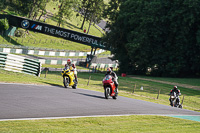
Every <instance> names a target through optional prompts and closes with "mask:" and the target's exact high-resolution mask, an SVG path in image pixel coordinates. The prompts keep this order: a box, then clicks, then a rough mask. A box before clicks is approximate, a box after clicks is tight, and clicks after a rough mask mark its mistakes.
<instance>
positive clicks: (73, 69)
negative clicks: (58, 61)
mask: <svg viewBox="0 0 200 133" xmlns="http://www.w3.org/2000/svg"><path fill="white" fill-rule="evenodd" d="M67 66H69V68H70V70H71V71H73V72H74V77H75V81H76V83H78V78H77V71H76V66H75V64H72V59H68V60H67V64H65V67H67Z"/></svg>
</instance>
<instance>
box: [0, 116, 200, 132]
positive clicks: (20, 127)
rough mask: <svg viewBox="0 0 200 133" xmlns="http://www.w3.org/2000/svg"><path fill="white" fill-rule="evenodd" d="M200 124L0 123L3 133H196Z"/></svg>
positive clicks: (115, 120) (150, 120)
mask: <svg viewBox="0 0 200 133" xmlns="http://www.w3.org/2000/svg"><path fill="white" fill-rule="evenodd" d="M199 128H200V123H199V122H195V121H190V120H182V119H177V118H171V117H165V116H141V115H136V116H121V117H94V118H75V119H55V120H31V121H1V122H0V131H1V133H8V132H9V133H21V132H24V133H26V132H27V133H33V132H34V133H41V132H45V133H46V132H48V133H49V132H52V133H55V132H56V133H64V132H65V133H66V132H70V133H75V132H78V133H83V132H84V133H85V132H87V133H94V132H95V133H97V132H99V133H116V132H120V133H130V132H132V133H135V132H154V133H160V132H169V133H170V132H181V133H189V132H192V133H197V132H198V131H199Z"/></svg>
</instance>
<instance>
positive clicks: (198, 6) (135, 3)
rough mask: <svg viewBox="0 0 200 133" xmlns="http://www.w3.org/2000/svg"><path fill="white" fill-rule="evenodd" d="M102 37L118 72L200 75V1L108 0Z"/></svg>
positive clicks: (171, 75) (177, 75) (181, 75)
mask: <svg viewBox="0 0 200 133" xmlns="http://www.w3.org/2000/svg"><path fill="white" fill-rule="evenodd" d="M110 4H112V6H110V9H108V10H107V17H108V18H111V19H110V22H109V24H108V25H107V27H108V28H109V29H110V30H111V32H109V33H107V34H106V35H105V36H104V41H105V42H106V45H107V47H112V53H113V54H114V58H115V59H118V60H119V62H120V72H122V73H128V74H140V75H141V74H142V75H151V76H170V77H187V76H198V77H199V76H200V17H199V16H200V1H199V0H151V1H147V0H115V2H114V0H111V3H110Z"/></svg>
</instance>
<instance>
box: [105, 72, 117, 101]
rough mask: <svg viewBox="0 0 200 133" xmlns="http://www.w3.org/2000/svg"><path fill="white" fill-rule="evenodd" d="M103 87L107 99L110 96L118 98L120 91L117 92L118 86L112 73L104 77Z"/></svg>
mask: <svg viewBox="0 0 200 133" xmlns="http://www.w3.org/2000/svg"><path fill="white" fill-rule="evenodd" d="M103 87H104V95H105V98H106V99H108V97H109V96H111V97H112V98H113V99H117V96H118V93H116V90H115V88H116V86H115V83H114V82H113V80H112V76H111V75H106V77H105V78H104V79H103Z"/></svg>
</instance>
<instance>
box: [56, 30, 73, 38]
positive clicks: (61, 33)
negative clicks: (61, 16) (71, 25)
mask: <svg viewBox="0 0 200 133" xmlns="http://www.w3.org/2000/svg"><path fill="white" fill-rule="evenodd" d="M55 34H56V35H59V36H62V37H69V35H70V33H68V32H64V31H60V30H56V32H55Z"/></svg>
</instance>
